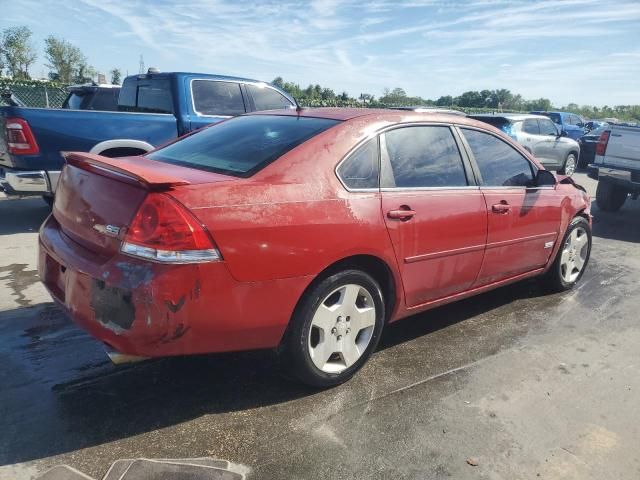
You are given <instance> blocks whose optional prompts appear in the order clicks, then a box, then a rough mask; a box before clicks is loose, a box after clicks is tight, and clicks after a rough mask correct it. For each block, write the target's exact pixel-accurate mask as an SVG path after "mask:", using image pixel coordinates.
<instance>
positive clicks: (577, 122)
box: [530, 111, 586, 140]
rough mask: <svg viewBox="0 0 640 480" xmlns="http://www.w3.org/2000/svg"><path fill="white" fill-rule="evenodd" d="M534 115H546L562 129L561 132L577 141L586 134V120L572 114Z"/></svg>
mask: <svg viewBox="0 0 640 480" xmlns="http://www.w3.org/2000/svg"><path fill="white" fill-rule="evenodd" d="M530 113H531V114H533V115H544V116H545V117H549V118H550V119H551V120H553V123H555V124H556V125H558V126H559V127H560V131H561V132H562V133H563V134H566V136H567V137H569V138H573V139H574V140H577V139H578V138H580V137H581V136H582V135H584V134H585V133H586V130H585V120H584V118H582V117H580V115H576V114H575V113H571V112H539V111H538V112H530Z"/></svg>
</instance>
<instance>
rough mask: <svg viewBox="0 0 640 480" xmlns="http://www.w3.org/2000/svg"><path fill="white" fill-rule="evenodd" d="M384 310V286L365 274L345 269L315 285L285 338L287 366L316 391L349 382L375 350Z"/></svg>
mask: <svg viewBox="0 0 640 480" xmlns="http://www.w3.org/2000/svg"><path fill="white" fill-rule="evenodd" d="M384 308H385V305H384V299H383V296H382V292H381V290H380V286H379V285H378V283H377V282H376V281H375V280H374V279H373V278H372V277H371V276H370V275H368V274H367V273H365V272H362V271H360V270H343V271H341V272H338V273H335V274H333V275H331V276H329V277H327V278H324V279H323V280H321V281H319V282H318V283H316V284H312V286H311V287H310V288H309V289H308V290H307V291H306V292H305V293H304V294H303V297H302V298H301V299H300V302H299V304H298V306H297V307H296V310H295V312H294V314H293V316H292V317H291V324H290V325H289V329H288V331H287V333H286V335H285V338H284V339H283V342H282V345H281V351H280V352H279V353H280V363H281V366H282V368H283V369H284V370H285V371H286V372H288V373H290V374H291V375H292V376H293V377H295V378H296V379H298V380H299V381H301V382H303V383H306V384H307V385H310V386H312V387H319V388H326V387H332V386H334V385H339V384H341V383H343V382H346V381H347V380H348V379H349V378H351V377H352V376H353V375H354V374H355V373H356V372H357V371H358V370H359V369H360V368H361V367H362V366H363V365H364V364H365V362H366V361H367V359H368V358H369V357H370V356H371V353H372V352H373V351H374V350H375V348H376V346H377V344H378V340H379V339H380V334H381V333H382V327H383V325H384V318H385V311H384Z"/></svg>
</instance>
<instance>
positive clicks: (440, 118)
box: [248, 107, 488, 129]
mask: <svg viewBox="0 0 640 480" xmlns="http://www.w3.org/2000/svg"><path fill="white" fill-rule="evenodd" d="M248 115H287V116H296V115H297V116H299V117H309V118H326V119H328V120H341V121H349V120H353V119H357V118H364V117H375V119H376V120H377V121H388V122H391V123H410V122H436V123H438V122H441V123H449V124H458V125H469V126H474V127H479V128H483V129H487V126H488V125H487V124H486V123H484V122H480V121H478V120H474V119H472V118H469V117H465V116H461V115H457V114H451V113H444V112H415V111H410V110H395V109H389V108H353V107H348V108H345V107H321V108H301V109H298V110H296V109H291V110H264V111H260V112H251V113H249V114H248Z"/></svg>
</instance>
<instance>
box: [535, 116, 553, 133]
mask: <svg viewBox="0 0 640 480" xmlns="http://www.w3.org/2000/svg"><path fill="white" fill-rule="evenodd" d="M538 125H540V135H557V134H558V129H557V128H556V126H555V125H554V124H553V122H552V121H551V120H546V119H539V120H538Z"/></svg>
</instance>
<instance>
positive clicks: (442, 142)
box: [382, 126, 467, 188]
mask: <svg viewBox="0 0 640 480" xmlns="http://www.w3.org/2000/svg"><path fill="white" fill-rule="evenodd" d="M384 142H385V145H386V153H387V156H388V160H389V163H390V165H391V171H392V172H393V174H392V175H390V176H392V178H384V179H383V185H382V186H383V187H399V188H412V187H460V186H466V185H467V177H466V175H465V171H464V167H463V164H462V158H461V156H460V152H459V151H458V146H457V145H456V142H455V139H454V138H453V134H452V133H451V130H450V129H449V127H440V126H433V127H431V126H424V127H422V126H420V127H403V128H397V129H395V130H391V131H389V132H386V133H385V134H384Z"/></svg>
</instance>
